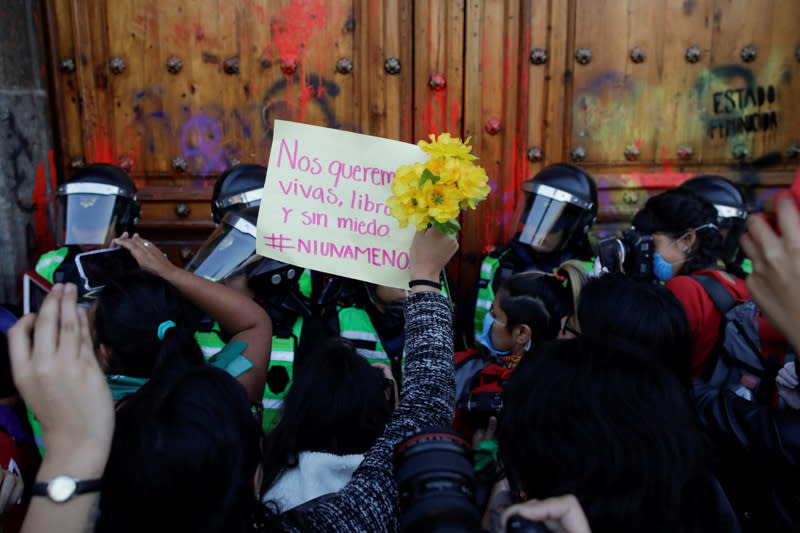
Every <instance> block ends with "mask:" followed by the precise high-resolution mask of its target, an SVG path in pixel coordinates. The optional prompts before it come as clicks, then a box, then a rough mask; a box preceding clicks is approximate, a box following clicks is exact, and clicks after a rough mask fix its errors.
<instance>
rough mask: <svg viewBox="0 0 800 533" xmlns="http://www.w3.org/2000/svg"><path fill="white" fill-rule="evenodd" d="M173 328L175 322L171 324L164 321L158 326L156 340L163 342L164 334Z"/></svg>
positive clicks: (168, 321) (170, 321)
mask: <svg viewBox="0 0 800 533" xmlns="http://www.w3.org/2000/svg"><path fill="white" fill-rule="evenodd" d="M174 327H175V322H173V321H172V320H165V321H164V322H162V323H161V324H159V325H158V339H159V340H162V341H163V340H164V334H166V333H167V330H169V328H174Z"/></svg>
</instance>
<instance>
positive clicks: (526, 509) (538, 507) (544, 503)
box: [501, 494, 592, 533]
mask: <svg viewBox="0 0 800 533" xmlns="http://www.w3.org/2000/svg"><path fill="white" fill-rule="evenodd" d="M514 515H519V516H521V517H522V518H527V519H528V520H533V521H536V522H544V523H545V525H546V526H547V528H548V529H549V530H550V531H553V532H554V533H591V531H592V530H591V529H590V528H589V521H588V520H587V519H586V515H585V514H584V513H583V508H582V507H581V504H580V502H578V499H577V498H576V497H575V496H573V495H572V494H568V495H566V496H559V497H557V498H547V499H546V500H541V501H537V500H530V501H527V502H525V503H518V504H516V505H512V506H511V507H509V508H508V509H506V510H505V512H504V513H503V516H502V518H501V523H502V524H503V529H502V530H503V531H505V528H506V524H507V523H508V519H509V518H511V517H512V516H514Z"/></svg>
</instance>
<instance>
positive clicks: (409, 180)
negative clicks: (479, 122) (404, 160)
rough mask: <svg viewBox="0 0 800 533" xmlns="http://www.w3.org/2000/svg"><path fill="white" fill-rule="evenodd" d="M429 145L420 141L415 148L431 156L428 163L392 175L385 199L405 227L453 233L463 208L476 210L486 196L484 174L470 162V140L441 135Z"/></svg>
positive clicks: (486, 182) (399, 169)
mask: <svg viewBox="0 0 800 533" xmlns="http://www.w3.org/2000/svg"><path fill="white" fill-rule="evenodd" d="M430 140H431V142H429V143H427V142H425V141H420V142H418V143H417V146H419V147H420V148H422V150H423V151H424V152H425V153H426V154H428V155H429V156H430V159H428V162H427V163H424V164H423V163H414V164H413V165H404V166H402V167H400V168H398V169H397V172H395V176H394V180H393V181H392V193H393V195H392V196H391V197H389V199H388V200H386V205H387V206H389V209H390V210H391V213H392V216H394V217H395V218H396V219H397V220H398V221H399V222H400V227H401V228H405V227H406V226H408V225H409V224H413V225H414V226H416V228H417V229H418V230H422V229H425V228H427V227H428V226H434V227H436V228H439V229H440V230H441V231H442V232H443V233H450V234H453V233H456V232H457V231H458V230H460V229H461V225H460V224H459V223H458V221H457V220H456V218H457V217H458V214H459V212H460V211H461V210H462V209H467V208H470V209H475V206H476V205H477V204H478V202H480V201H481V200H484V199H485V198H486V196H487V195H488V194H489V185H488V181H489V177H488V176H487V175H486V171H485V170H483V168H481V167H480V166H478V165H476V164H475V163H473V160H474V159H477V158H476V157H475V156H474V155H472V154H471V153H470V152H471V151H472V147H471V146H470V145H469V139H467V140H466V142H461V139H454V138H452V137H450V134H449V133H442V134H441V135H439V137H438V138H436V136H435V135H433V134H431V135H430Z"/></svg>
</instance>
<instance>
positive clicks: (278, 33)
mask: <svg viewBox="0 0 800 533" xmlns="http://www.w3.org/2000/svg"><path fill="white" fill-rule="evenodd" d="M327 19H328V14H327V10H326V9H325V6H324V4H323V2H321V1H319V0H317V1H311V0H292V2H291V4H289V5H288V6H287V7H285V8H284V9H282V10H281V12H280V13H279V14H278V17H277V18H276V19H275V20H274V21H273V22H272V23H271V24H270V29H271V30H272V45H273V46H274V47H275V50H276V52H277V54H276V55H277V56H279V57H280V58H281V59H282V60H283V61H286V60H287V59H301V58H302V55H303V52H305V50H306V48H307V44H308V41H309V39H311V36H312V35H313V34H314V32H315V31H322V30H323V29H324V28H325V22H326V20H327Z"/></svg>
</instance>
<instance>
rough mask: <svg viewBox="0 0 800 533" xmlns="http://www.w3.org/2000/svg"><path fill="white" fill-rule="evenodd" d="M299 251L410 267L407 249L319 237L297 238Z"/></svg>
mask: <svg viewBox="0 0 800 533" xmlns="http://www.w3.org/2000/svg"><path fill="white" fill-rule="evenodd" d="M297 252H298V253H304V254H307V255H315V256H322V257H335V258H337V259H349V260H351V261H355V262H363V263H367V264H370V265H372V266H376V267H392V268H396V269H398V270H406V269H407V268H408V263H409V257H408V253H407V252H405V251H400V252H398V251H397V250H385V249H383V248H376V247H364V248H362V247H360V246H353V245H352V244H336V243H333V242H329V241H320V240H317V239H303V238H298V239H297Z"/></svg>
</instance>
